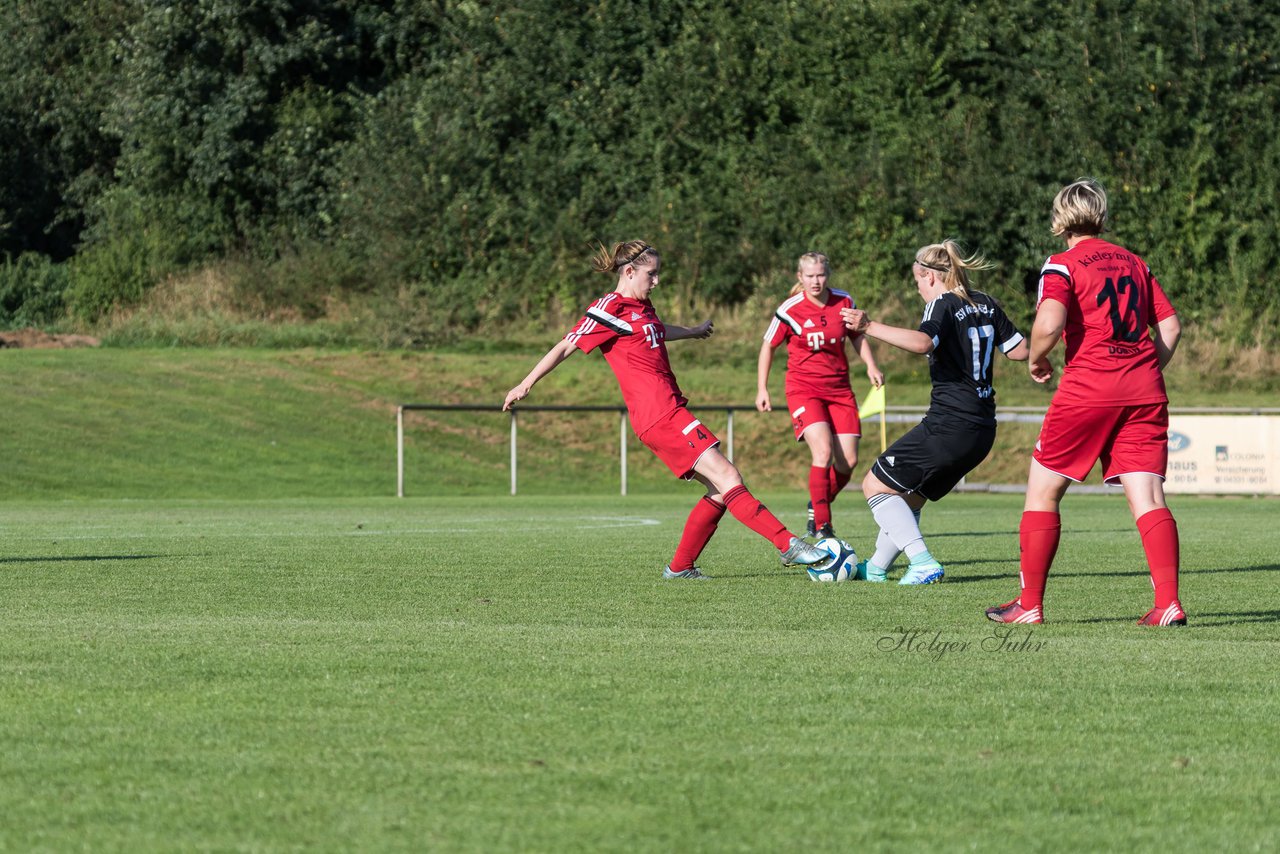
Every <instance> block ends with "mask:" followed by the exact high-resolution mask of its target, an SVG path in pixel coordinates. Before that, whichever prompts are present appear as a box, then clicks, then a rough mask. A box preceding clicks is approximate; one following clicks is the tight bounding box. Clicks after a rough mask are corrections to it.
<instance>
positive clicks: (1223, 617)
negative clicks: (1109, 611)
mask: <svg viewBox="0 0 1280 854" xmlns="http://www.w3.org/2000/svg"><path fill="white" fill-rule="evenodd" d="M1069 622H1072V623H1136V622H1137V618H1135V617H1090V618H1088V619H1085V620H1070V621H1069ZM1275 622H1280V611H1219V612H1214V613H1197V612H1196V611H1189V612H1188V613H1187V628H1196V627H1200V628H1210V627H1217V626H1232V625H1239V624H1240V623H1275ZM1179 628H1181V627H1179Z"/></svg>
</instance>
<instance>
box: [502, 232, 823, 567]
mask: <svg viewBox="0 0 1280 854" xmlns="http://www.w3.org/2000/svg"><path fill="white" fill-rule="evenodd" d="M592 267H593V269H595V270H596V271H597V272H600V273H611V274H614V275H616V276H617V285H616V287H615V288H614V290H613V291H612V292H611V293H608V294H605V295H604V296H603V297H601V298H600V299H598V300H596V301H595V302H594V303H592V304H591V307H590V308H588V309H587V313H586V314H585V315H584V316H583V318H582V319H581V320H579V321H578V323H577V325H575V326H574V327H573V329H572V330H571V331H570V332H569V334H568V335H566V336H565V337H564V338H563V339H561V340H560V342H559V343H557V344H556V345H555V346H554V347H552V348H551V349H550V350H549V351H548V352H547V354H546V355H545V356H543V357H542V359H541V360H539V362H538V364H537V365H535V366H534V368H533V370H532V371H530V372H529V375H528V376H527V377H525V378H524V380H522V381H521V382H520V384H519V385H517V386H516V387H515V388H513V389H511V391H509V392H507V398H506V400H505V401H504V402H503V404H502V408H503V410H504V411H505V410H508V409H510V408H511V406H512V404H514V403H515V402H516V401H518V400H523V399H524V398H525V397H527V396H528V394H529V392H530V390H532V388H533V386H534V384H535V383H537V382H538V380H540V379H542V378H543V377H545V376H546V375H547V374H549V373H551V371H552V370H554V369H555V367H556V366H557V365H559V364H560V363H561V362H563V361H564V360H565V359H567V358H569V357H570V356H572V355H573V354H574V353H575V352H577V351H578V350H581V351H582V352H584V353H589V352H591V351H592V350H595V349H597V348H599V350H600V352H601V353H602V354H603V355H604V359H605V361H606V362H607V363H608V364H609V367H610V368H612V369H613V375H614V376H615V377H616V378H617V380H618V386H619V388H621V390H622V399H623V400H624V401H625V402H626V404H627V411H628V414H629V415H630V418H631V427H632V429H633V430H635V432H636V435H637V436H639V437H640V441H641V442H644V444H645V445H646V446H648V448H649V450H651V451H653V452H654V453H655V454H657V456H658V459H660V460H662V461H663V462H664V463H666V465H667V467H668V468H669V469H671V471H672V473H673V474H675V476H676V477H679V478H683V479H685V480H690V479H693V480H696V481H698V482H699V483H701V484H702V485H703V486H705V487H706V489H707V494H706V495H704V496H703V497H702V499H701V500H699V501H698V503H697V504H696V505H694V508H693V511H692V512H691V513H690V514H689V519H688V521H687V522H685V526H684V533H683V534H682V535H681V538H680V543H679V545H677V547H676V551H675V555H674V556H673V557H672V558H671V563H669V564H668V565H667V567H666V568H665V569H664V570H663V572H662V577H663V578H668V579H675V578H680V579H686V578H687V579H698V578H708V577H709V576H707V575H704V574H703V572H702V571H701V569H700V568H699V567H698V566H696V564H695V562H696V561H697V559H698V556H699V555H700V554H701V553H702V550H703V548H704V547H705V546H706V545H707V543H708V542H709V541H710V539H711V536H712V535H713V534H714V533H715V532H716V526H717V525H718V524H719V522H720V519H721V517H722V516H724V512H725V509H726V508H727V509H728V510H729V512H730V513H732V514H733V516H734V518H736V519H737V520H738V521H740V522H741V523H742V524H744V525H746V526H747V527H748V528H750V529H751V530H753V531H755V532H756V533H757V534H759V535H760V536H762V537H764V538H765V539H767V540H769V542H771V543H773V545H774V547H775V548H776V549H777V550H778V552H779V554H780V555H781V558H782V563H783V564H784V565H788V566H794V565H813V564H816V563H821V562H823V561H827V560H830V559H831V555H830V554H828V553H827V552H825V551H823V550H821V549H817V548H815V547H814V546H812V545H810V544H809V543H806V542H805V541H804V540H801V539H799V538H798V537H795V536H793V535H792V534H791V532H790V531H788V530H787V529H786V527H785V526H783V524H782V523H781V522H779V521H778V519H777V517H775V516H774V515H773V514H772V513H770V512H769V510H768V508H766V507H765V506H764V505H763V504H761V503H760V502H759V501H757V500H756V498H755V496H753V495H752V494H751V493H750V492H749V491H748V490H747V487H746V486H745V485H744V484H743V482H742V474H741V473H740V472H739V471H738V469H737V467H735V466H734V464H733V463H731V462H729V460H728V459H727V458H726V457H725V456H724V454H722V453H720V440H719V439H717V438H716V436H715V434H714V433H712V432H711V431H710V430H709V429H707V427H706V426H705V425H704V424H703V423H702V422H701V421H699V420H698V419H697V418H695V417H694V416H693V415H692V414H690V412H689V410H687V409H685V404H687V403H688V402H689V401H688V400H687V399H686V398H685V396H684V394H683V393H681V391H680V387H679V386H678V385H677V384H676V378H675V374H674V373H672V371H671V362H670V360H669V359H668V358H667V344H666V342H667V341H678V340H680V339H682V338H706V337H708V336H709V335H711V333H712V331H713V330H712V324H711V321H710V320H708V321H706V322H704V323H701V324H699V325H698V326H676V325H675V324H669V323H664V322H663V321H662V320H660V319H659V318H658V314H657V312H656V311H655V310H654V308H653V303H652V302H650V301H649V294H650V293H651V292H652V291H653V289H654V288H656V287H657V286H658V275H659V273H660V272H661V269H662V259H661V258H660V257H659V255H658V251H657V250H656V249H654V248H653V247H652V246H650V245H649V244H648V243H645V242H644V241H642V240H632V241H628V242H626V243H617V244H614V246H613V248H612V249H609V248H606V247H604V246H601V247H600V251H599V252H598V253H597V254H596V256H595V257H594V258H593V259H592Z"/></svg>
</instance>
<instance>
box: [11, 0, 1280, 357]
mask: <svg viewBox="0 0 1280 854" xmlns="http://www.w3.org/2000/svg"><path fill="white" fill-rule="evenodd" d="M0 38H3V39H4V40H5V43H6V51H5V52H4V54H3V56H2V57H0V84H2V85H0V252H6V253H8V254H10V255H11V256H14V257H16V256H18V255H19V254H21V253H22V252H27V251H30V252H36V253H39V254H42V255H44V256H46V257H47V258H49V259H50V260H52V261H53V262H64V261H67V260H68V259H70V264H69V266H70V272H69V274H67V275H66V276H65V277H64V279H65V282H66V290H65V292H64V295H65V303H66V310H69V311H70V312H71V313H72V314H73V315H75V316H78V317H80V318H83V319H88V320H92V319H94V318H97V317H100V316H102V315H103V314H104V312H106V311H108V310H109V309H110V308H111V307H113V306H116V305H129V304H132V303H136V302H137V301H138V300H140V299H141V298H142V297H143V295H144V294H145V293H146V292H147V290H148V289H149V288H150V287H152V286H153V285H154V284H156V283H157V282H159V281H161V280H163V279H164V278H165V277H166V276H167V275H169V274H172V273H175V272H180V271H184V270H190V269H192V268H194V267H197V266H204V267H208V266H215V267H216V266H218V265H230V266H229V267H228V269H231V270H233V271H236V272H235V274H234V275H235V278H236V279H237V281H238V282H239V286H240V287H241V289H242V290H244V291H246V292H247V293H248V294H251V295H252V296H253V297H254V298H256V299H260V300H262V301H263V303H264V304H265V305H266V306H268V307H272V306H275V307H281V306H283V307H288V308H290V309H292V310H295V311H296V312H298V313H300V314H301V315H302V316H304V317H319V316H321V315H323V314H324V313H325V311H326V306H327V304H328V303H327V301H328V300H331V299H334V298H337V299H350V298H352V297H353V296H354V295H357V294H361V295H368V298H369V300H370V301H371V302H372V303H373V304H375V305H378V306H382V308H380V309H378V311H379V312H380V313H381V320H382V322H383V324H384V326H388V327H389V328H390V330H391V331H390V332H389V333H387V334H386V336H385V337H386V340H388V341H392V342H396V343H405V344H410V345H412V344H422V343H429V342H434V341H438V340H441V339H444V338H447V337H449V336H452V335H457V334H460V333H465V332H467V331H469V330H473V329H476V328H477V327H479V326H480V325H481V324H482V323H484V322H485V320H486V319H494V318H503V319H506V318H510V317H513V316H517V315H519V314H527V313H529V312H538V311H540V310H541V309H543V308H546V307H547V306H549V305H554V304H569V305H574V306H576V305H578V304H579V303H581V302H582V301H583V300H584V299H585V298H587V297H588V296H589V295H591V294H593V293H594V292H596V291H598V290H599V289H600V286H601V283H600V282H597V281H592V280H591V278H590V276H589V274H588V273H587V272H586V265H585V263H584V262H583V259H584V256H585V255H586V254H587V252H588V242H589V241H590V240H593V239H601V240H606V241H608V240H613V239H623V238H629V237H634V236H644V237H647V238H648V239H651V240H653V241H655V242H657V243H658V244H659V245H660V246H661V247H662V248H663V250H664V254H665V257H666V264H667V270H668V274H667V280H668V282H670V283H671V284H673V285H674V286H675V288H676V289H677V290H678V293H679V296H680V299H682V300H684V301H686V302H693V301H695V300H701V301H710V302H714V303H721V304H726V303H727V304H732V303H738V302H741V301H743V300H744V299H746V298H748V297H750V296H752V295H753V294H755V293H757V292H762V291H767V292H769V293H776V292H777V291H778V289H779V287H780V286H781V281H782V280H783V279H785V278H786V277H787V271H788V270H789V269H790V267H791V265H792V264H793V263H794V258H795V257H796V256H797V255H798V254H800V253H801V252H803V251H806V250H809V249H812V248H815V247H816V248H821V249H822V250H824V251H826V252H827V253H828V254H829V255H831V256H832V257H833V259H834V260H835V262H836V264H837V267H839V268H841V269H842V270H844V271H846V273H847V274H848V275H849V278H848V279H846V280H845V281H844V282H843V284H845V285H846V286H848V287H851V288H854V289H855V290H856V291H857V292H858V293H859V296H860V298H861V299H863V301H864V302H870V303H875V302H876V301H878V300H880V299H882V298H884V297H885V296H886V295H888V294H889V292H891V291H895V290H898V289H900V287H901V282H902V280H903V278H904V275H905V274H904V263H905V261H906V259H908V258H909V257H910V253H911V252H912V250H913V249H914V248H915V247H916V246H917V245H919V244H921V243H923V242H929V241H933V240H936V239H939V238H941V237H943V236H956V237H959V238H961V239H962V240H963V241H965V242H966V243H967V244H969V245H970V246H972V247H974V248H978V249H981V250H982V251H983V252H985V253H986V254H987V255H988V256H989V257H990V258H992V259H993V260H996V261H998V262H999V263H1000V265H1001V269H1000V272H999V274H998V279H999V280H998V281H996V282H991V283H989V284H990V287H991V288H992V289H994V290H996V292H998V293H1002V294H1004V295H1005V296H1006V297H1016V294H1017V293H1018V292H1019V291H1021V290H1023V289H1025V288H1028V287H1030V286H1032V285H1033V283H1034V277H1035V273H1036V271H1037V270H1038V267H1039V264H1040V262H1041V261H1042V260H1043V256H1044V255H1045V254H1046V253H1047V252H1049V251H1051V250H1052V249H1054V248H1055V246H1056V244H1055V242H1054V240H1053V239H1052V237H1051V236H1050V235H1049V234H1048V228H1047V219H1048V214H1047V210H1048V206H1049V202H1050V200H1051V198H1052V195H1053V193H1054V191H1055V190H1056V189H1057V187H1058V186H1060V185H1061V183H1063V182H1064V181H1066V180H1070V179H1072V178H1075V177H1077V176H1078V175H1081V174H1093V175H1097V176H1098V177H1100V178H1101V179H1102V180H1103V181H1104V182H1105V183H1106V185H1107V186H1108V188H1109V190H1110V192H1111V199H1112V208H1113V214H1114V217H1113V219H1114V233H1115V235H1116V237H1117V239H1119V240H1120V241H1122V242H1125V243H1128V244H1130V245H1131V246H1132V247H1133V248H1135V249H1136V250H1138V251H1139V252H1141V253H1142V254H1144V255H1145V256H1147V257H1148V259H1149V260H1150V261H1151V262H1152V264H1153V266H1154V268H1155V269H1156V272H1157V274H1158V275H1159V276H1160V277H1161V279H1162V281H1163V282H1164V284H1165V285H1166V287H1167V289H1168V290H1169V291H1170V292H1171V293H1172V295H1173V296H1174V298H1175V301H1176V302H1177V303H1178V304H1179V306H1180V307H1181V309H1182V310H1183V311H1184V313H1186V314H1188V315H1189V316H1191V317H1192V318H1195V319H1199V320H1202V321H1212V323H1213V324H1214V327H1215V328H1216V329H1217V330H1218V331H1220V332H1224V333H1232V334H1234V335H1236V336H1238V337H1239V338H1240V339H1242V340H1248V339H1251V338H1253V337H1254V336H1258V335H1262V336H1267V337H1269V336H1274V335H1275V334H1276V333H1275V332H1274V329H1275V328H1277V326H1276V324H1275V323H1268V322H1266V321H1269V320H1274V319H1276V317H1277V313H1276V311H1277V310H1276V307H1275V306H1274V305H1273V304H1272V303H1273V301H1272V297H1271V294H1270V292H1269V288H1268V286H1267V277H1268V274H1269V273H1270V271H1271V270H1273V269H1275V268H1276V266H1277V264H1280V257H1278V256H1280V240H1278V239H1277V223H1278V222H1280V211H1277V201H1276V194H1275V187H1276V186H1277V184H1280V103H1278V101H1280V98H1278V95H1280V75H1277V68H1278V65H1277V63H1278V59H1277V50H1278V49H1280V43H1278V42H1280V11H1277V10H1276V9H1275V8H1274V6H1273V5H1272V4H1266V3H1262V2H1245V0H1125V2H1121V0H1071V1H1070V2H1066V3H1062V4H1056V5H1052V4H1051V5H1048V6H1046V5H1044V4H1041V3H1037V2H1032V0H1010V2H1007V3H1002V4H977V3H964V2H956V1H955V0H950V2H936V0H895V1H894V2H873V0H862V2H856V0H845V2H818V3H804V4H780V3H774V2H764V1H763V0H748V2H746V3H739V4H733V5H732V6H726V5H725V4H720V3H710V2H704V1H703V0H689V2H682V3H674V2H673V3H639V2H597V3H581V4H564V3H560V2H552V0H522V2H520V3H513V2H500V3H476V2H469V0H467V1H466V2H438V0H387V2H381V3H375V2H359V0H333V2H319V0H250V2H244V0H234V2H233V0H192V2H189V3H182V4H152V3H143V2H138V0H88V2H82V0H0ZM1015 307H1017V306H1015ZM1022 307H1023V308H1025V306H1022ZM0 311H3V312H4V314H3V315H0V320H3V321H4V322H10V323H11V322H15V319H16V318H18V317H43V316H46V314H47V312H46V309H44V308H41V309H40V310H39V311H36V310H33V309H25V310H24V309H22V308H21V306H18V307H12V306H11V305H10V302H9V300H7V299H6V301H5V304H4V306H3V308H2V309H0ZM24 312H25V313H24ZM1259 321H1262V322H1259Z"/></svg>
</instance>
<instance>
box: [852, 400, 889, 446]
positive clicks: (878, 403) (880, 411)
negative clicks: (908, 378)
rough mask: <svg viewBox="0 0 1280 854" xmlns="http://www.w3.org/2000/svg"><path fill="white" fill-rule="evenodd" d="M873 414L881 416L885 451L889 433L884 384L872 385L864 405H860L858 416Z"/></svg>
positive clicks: (865, 416) (864, 416)
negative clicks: (885, 412)
mask: <svg viewBox="0 0 1280 854" xmlns="http://www.w3.org/2000/svg"><path fill="white" fill-rule="evenodd" d="M872 415H879V416H880V453H882V454H883V453H884V452H885V449H886V448H887V447H888V446H889V441H888V435H887V432H886V430H885V423H884V422H885V418H884V386H883V385H880V386H872V387H871V391H869V392H867V396H866V397H864V398H863V399H862V405H861V406H859V407H858V418H870V417H871V416H872Z"/></svg>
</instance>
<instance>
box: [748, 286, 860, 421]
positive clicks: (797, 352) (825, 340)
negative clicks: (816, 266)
mask: <svg viewBox="0 0 1280 854" xmlns="http://www.w3.org/2000/svg"><path fill="white" fill-rule="evenodd" d="M842 308H857V306H856V305H854V302H853V297H851V296H849V295H848V294H847V293H845V292H844V291H837V290H836V289H835V288H828V289H827V302H826V305H814V303H813V301H812V300H810V299H809V298H808V297H807V296H806V295H805V294H803V293H799V294H796V295H794V296H792V297H790V298H789V299H787V300H786V301H785V302H784V303H782V305H780V306H778V310H777V311H776V312H774V314H773V320H772V321H771V322H770V323H769V328H768V329H767V330H766V331H765V333H764V340H765V341H768V342H769V346H770V347H777V346H778V345H779V344H781V343H782V342H783V341H786V342H787V382H786V390H787V397H788V399H790V398H792V397H796V396H797V395H798V396H800V397H816V398H825V397H828V396H833V395H834V396H838V397H847V396H848V395H849V393H850V391H849V359H848V357H847V356H846V355H845V352H844V342H845V325H844V321H843V320H841V319H840V309H842Z"/></svg>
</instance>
